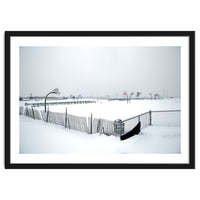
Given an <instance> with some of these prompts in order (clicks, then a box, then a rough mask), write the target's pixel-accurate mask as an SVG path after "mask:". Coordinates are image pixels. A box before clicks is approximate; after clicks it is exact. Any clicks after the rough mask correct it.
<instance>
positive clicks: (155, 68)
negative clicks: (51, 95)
mask: <svg viewBox="0 0 200 200" xmlns="http://www.w3.org/2000/svg"><path fill="white" fill-rule="evenodd" d="M54 88H59V90H60V92H61V96H69V95H70V94H73V95H75V96H78V95H79V94H81V95H82V96H102V95H103V96H105V95H110V96H123V91H125V90H126V91H127V92H128V93H130V92H135V93H136V92H137V91H140V92H142V96H148V94H149V93H153V94H155V93H159V94H160V95H161V96H163V93H164V92H165V95H166V93H167V94H168V96H175V97H179V96H180V47H134V46H133V47H91V46H90V47H83V46H81V47H75V46H74V47H20V95H21V96H30V94H31V93H32V95H33V96H45V95H46V94H47V93H48V92H49V91H51V90H52V89H54Z"/></svg>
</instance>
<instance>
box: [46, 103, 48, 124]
mask: <svg viewBox="0 0 200 200" xmlns="http://www.w3.org/2000/svg"><path fill="white" fill-rule="evenodd" d="M48 119H49V106H48V110H47V117H46V122H48Z"/></svg>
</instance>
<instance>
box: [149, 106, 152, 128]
mask: <svg viewBox="0 0 200 200" xmlns="http://www.w3.org/2000/svg"><path fill="white" fill-rule="evenodd" d="M151 120H152V118H151V110H150V111H149V125H150V126H151V125H152V121H151Z"/></svg>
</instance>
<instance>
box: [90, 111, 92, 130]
mask: <svg viewBox="0 0 200 200" xmlns="http://www.w3.org/2000/svg"><path fill="white" fill-rule="evenodd" d="M90 134H92V113H91V120H90Z"/></svg>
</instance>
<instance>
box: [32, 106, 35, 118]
mask: <svg viewBox="0 0 200 200" xmlns="http://www.w3.org/2000/svg"><path fill="white" fill-rule="evenodd" d="M31 108H32V113H33V119H35V114H34V110H33V106H32V107H31Z"/></svg>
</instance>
